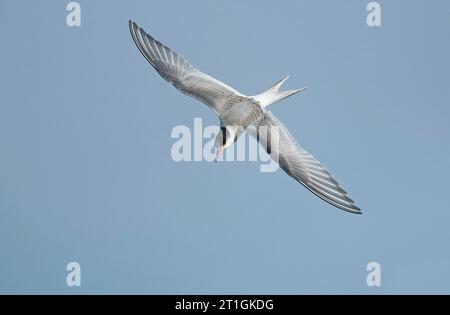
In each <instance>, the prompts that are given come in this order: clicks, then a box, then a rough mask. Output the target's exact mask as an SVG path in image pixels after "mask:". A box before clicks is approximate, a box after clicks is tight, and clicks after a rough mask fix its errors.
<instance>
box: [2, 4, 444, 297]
mask: <svg viewBox="0 0 450 315" xmlns="http://www.w3.org/2000/svg"><path fill="white" fill-rule="evenodd" d="M368 2H369V1H359V0H358V1H356V0H355V1H345V2H338V1H277V2H275V1H250V0H249V1H223V0H219V1H214V2H212V1H206V0H202V1H200V0H194V1H189V2H187V1H171V2H162V1H121V2H118V1H117V2H111V1H103V0H102V1H79V3H80V4H81V9H82V12H81V19H82V25H81V27H79V28H70V27H68V26H67V25H66V23H65V21H66V15H67V12H66V10H65V7H66V4H67V2H64V1H46V2H43V3H39V4H38V3H36V4H30V2H29V1H1V2H0V23H1V25H2V27H0V36H1V38H2V43H3V45H2V52H1V58H0V65H1V69H2V71H1V72H0V83H1V86H2V92H1V93H0V215H1V220H0V249H1V253H2V254H1V256H0V292H1V293H62V294H78V293H87V294H90V293H143V294H165V293H168V294H178V293H180V294H181V293H184V294H201V293H203V294H219V293H223V294H230V293H235V294H251V293H253V294H302V293H325V294H328V293H344V294H345V293H358V294H359V293H362V294H372V293H373V294H379V293H385V294H393V293H450V270H449V268H448V267H449V265H450V252H449V250H448V240H449V239H450V230H449V229H448V222H449V220H450V195H449V193H448V177H449V175H450V160H449V158H448V155H449V153H450V152H449V151H450V147H449V146H448V135H449V134H450V124H449V123H450V108H449V104H450V89H449V87H448V83H449V82H450V64H449V62H448V56H449V55H450V42H449V40H448V38H449V29H450V19H449V18H448V17H449V16H450V4H449V2H448V1H443V0H442V1H437V0H436V1H379V2H380V4H381V10H382V11H381V14H382V26H381V27H379V28H370V27H368V26H367V24H366V16H367V11H366V5H367V3H368ZM129 19H133V20H135V21H136V22H138V23H139V24H140V25H141V26H142V27H144V28H145V29H146V30H147V31H148V32H149V33H151V34H152V35H153V36H155V37H156V38H158V39H159V40H161V41H162V42H164V43H165V44H166V45H168V46H169V47H171V48H173V49H174V50H175V51H177V52H179V53H180V54H181V55H183V56H184V57H186V58H187V59H188V60H189V61H190V62H191V63H192V64H193V65H194V66H195V67H197V68H199V69H201V70H203V71H205V72H207V73H208V74H210V75H212V76H214V77H216V78H218V79H220V80H222V81H224V82H226V83H227V84H230V85H231V86H233V87H235V88H236V89H238V90H240V91H241V92H243V93H246V94H250V95H252V94H257V93H259V92H262V91H263V90H265V89H266V88H268V87H270V86H271V85H272V84H273V83H275V82H276V81H278V80H279V79H281V78H283V77H284V76H285V75H290V79H289V80H288V81H287V82H286V83H285V84H286V86H285V87H286V88H300V87H303V86H309V87H310V89H309V90H308V91H306V92H303V93H300V94H298V95H296V96H293V97H291V98H289V99H287V100H285V101H283V102H282V103H278V104H276V105H273V108H272V112H273V113H274V114H275V115H277V117H278V118H279V119H280V120H282V121H283V122H284V123H285V125H286V126H287V127H288V128H289V129H290V131H291V133H292V134H293V135H294V136H295V137H296V138H297V140H298V142H299V143H300V144H301V145H302V146H303V147H304V148H305V149H306V150H308V151H309V152H311V153H312V154H313V155H314V156H315V157H317V158H318V159H319V160H320V161H321V162H323V163H324V165H326V166H327V168H328V169H329V170H330V171H331V172H332V173H333V174H334V175H335V177H336V178H337V179H338V180H339V182H340V183H341V184H342V186H343V187H344V188H345V189H346V190H347V191H348V192H349V194H350V196H351V197H352V198H353V199H354V200H355V201H356V202H357V204H358V205H359V206H360V207H361V208H362V209H363V211H364V214H363V215H359V216H358V215H351V214H349V213H345V212H342V211H339V210H338V209H336V208H333V207H332V206H330V205H328V204H326V203H324V202H322V201H321V200H320V199H318V198H316V197H315V196H313V195H312V194H311V193H310V192H308V191H307V190H306V189H304V188H303V187H302V186H301V185H299V184H297V183H296V182H295V181H293V180H292V179H291V178H289V177H288V176H286V175H285V174H284V173H282V172H281V171H279V172H275V173H261V172H260V171H259V163H255V162H225V163H216V164H214V163H210V162H206V161H203V162H180V163H177V162H174V161H173V160H172V159H171V156H170V149H171V146H172V145H173V143H174V139H172V138H171V137H170V132H171V130H172V128H173V127H175V126H177V125H187V126H192V125H193V119H194V118H195V117H201V118H202V119H203V123H204V124H205V125H214V124H217V123H218V121H217V118H216V117H215V115H214V113H213V112H212V111H210V110H209V109H208V108H207V107H206V106H204V105H203V104H201V103H199V102H197V101H195V100H193V99H191V98H188V97H186V96H184V95H182V94H181V93H179V92H178V91H177V90H175V89H173V87H171V86H170V85H169V84H167V82H165V81H163V80H162V79H161V78H160V77H159V76H158V75H157V73H156V72H155V71H154V70H153V69H152V68H151V67H150V66H149V65H148V64H147V63H146V61H145V59H144V58H143V57H142V56H141V55H140V54H139V52H138V51H137V49H136V47H135V46H134V44H133V42H132V39H131V36H130V35H129V31H128V20H129ZM224 191H227V195H225V194H224ZM71 261H77V262H79V263H80V265H81V270H82V271H81V274H82V285H81V287H74V288H70V287H68V286H67V285H66V275H67V271H66V270H65V267H66V264H67V263H68V262H71ZM371 261H376V262H379V263H380V265H381V272H382V285H381V287H376V288H374V287H368V286H367V284H366V276H367V273H368V272H367V271H366V265H367V263H369V262H371Z"/></svg>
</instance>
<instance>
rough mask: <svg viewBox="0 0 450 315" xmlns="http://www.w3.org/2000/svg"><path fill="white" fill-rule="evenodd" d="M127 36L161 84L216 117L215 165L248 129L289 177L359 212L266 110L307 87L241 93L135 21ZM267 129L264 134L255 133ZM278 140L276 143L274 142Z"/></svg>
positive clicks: (341, 190)
mask: <svg viewBox="0 0 450 315" xmlns="http://www.w3.org/2000/svg"><path fill="white" fill-rule="evenodd" d="M129 28H130V32H131V36H132V37H133V40H134V42H135V44H136V46H137V48H138V49H139V51H140V52H141V53H142V55H143V56H144V57H145V59H147V61H148V62H149V63H150V64H151V65H152V66H153V68H155V70H156V71H157V72H158V73H159V74H160V76H161V77H163V78H164V79H165V80H167V81H168V82H170V83H171V84H172V85H173V86H175V87H176V88H177V89H178V90H180V91H181V92H182V93H184V94H186V95H189V96H191V97H193V98H195V99H197V100H199V101H201V102H202V103H205V104H206V105H207V106H208V107H209V108H211V109H212V110H213V111H214V112H215V113H216V114H217V116H218V117H219V120H220V132H219V133H218V135H217V137H216V139H215V147H216V161H217V158H218V157H219V156H220V155H221V154H222V152H223V150H225V149H226V148H228V147H229V146H231V145H232V144H233V143H234V142H235V141H236V140H237V139H238V138H239V136H240V135H241V134H242V132H243V131H244V130H245V131H248V132H249V133H250V134H251V135H253V136H255V137H256V138H257V139H258V141H259V142H260V143H261V144H263V143H264V147H265V149H266V150H267V152H268V153H269V154H270V155H271V156H272V157H274V156H275V157H276V158H277V162H278V163H279V165H280V167H281V168H282V169H283V170H284V171H285V172H286V173H287V174H288V175H289V176H291V177H293V178H294V179H295V180H297V181H298V182H299V183H301V184H302V185H303V186H305V187H306V188H307V189H309V190H310V191H311V192H312V193H314V194H315V195H316V196H318V197H320V198H321V199H323V200H324V201H326V202H328V203H329V204H331V205H333V206H335V207H337V208H339V209H342V210H345V211H348V212H351V213H361V210H360V208H358V207H357V206H356V205H355V203H354V202H353V200H351V199H350V198H349V197H348V196H347V193H346V192H345V190H343V189H342V188H341V187H340V186H339V184H338V182H337V181H336V180H335V179H334V177H333V175H331V174H330V173H329V172H328V170H327V169H326V168H325V167H324V166H322V164H321V163H320V162H319V161H318V160H316V159H315V158H314V157H313V156H312V155H311V154H309V153H308V152H306V151H305V150H304V149H303V148H302V147H300V146H299V145H298V144H297V141H296V140H295V139H294V137H293V136H292V135H291V134H290V133H289V131H288V130H287V128H286V127H285V126H284V125H283V124H282V123H281V122H280V121H279V120H278V119H277V118H276V117H275V116H274V115H273V114H272V113H271V112H270V111H268V110H267V109H266V107H267V106H269V105H271V104H273V103H275V102H278V101H281V100H282V99H285V98H286V97H289V96H291V95H294V94H296V93H298V92H301V91H303V90H304V89H305V88H302V89H296V90H287V91H282V90H281V85H282V84H283V83H284V82H285V81H286V80H287V79H288V77H286V78H284V79H283V80H281V81H279V82H278V83H276V84H275V85H274V86H273V87H271V88H270V89H268V90H267V91H265V92H263V93H261V94H258V95H255V96H247V95H244V94H242V93H240V92H238V91H237V90H235V89H233V88H232V87H230V86H228V85H226V84H225V83H223V82H221V81H219V80H217V79H214V78H213V77H211V76H209V75H207V74H206V73H203V72H201V71H200V70H198V69H196V68H194V67H193V66H192V65H191V64H190V63H189V62H188V61H187V60H186V59H184V58H183V57H182V56H180V55H179V54H177V53H176V52H174V51H173V50H172V49H170V48H169V47H167V46H165V45H164V44H162V43H160V42H159V41H157V40H155V39H154V38H153V37H152V36H151V35H149V34H147V33H146V32H145V31H144V30H143V29H142V28H140V27H139V26H138V25H137V24H136V23H135V22H133V21H129ZM259 130H265V132H259ZM274 135H275V136H276V137H275V138H276V139H277V144H276V145H275V144H274V143H273V141H272V142H271V141H270V139H273V138H272V137H273V136H274Z"/></svg>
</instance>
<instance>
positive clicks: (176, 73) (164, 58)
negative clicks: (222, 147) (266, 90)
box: [129, 21, 243, 116]
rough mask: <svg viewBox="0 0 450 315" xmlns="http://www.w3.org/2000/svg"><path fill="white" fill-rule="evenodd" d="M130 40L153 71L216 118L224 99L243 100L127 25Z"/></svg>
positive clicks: (169, 50)
mask: <svg viewBox="0 0 450 315" xmlns="http://www.w3.org/2000/svg"><path fill="white" fill-rule="evenodd" d="M129 27H130V32H131V36H132V38H133V40H134V42H135V44H136V46H137V48H138V49H139V51H140V52H141V53H142V55H143V56H144V57H145V59H147V61H148V62H149V63H150V64H151V65H152V66H153V68H155V70H156V71H157V72H158V73H159V74H160V75H161V77H163V78H164V79H165V80H167V81H168V82H170V83H172V84H173V85H174V86H175V87H176V88H177V89H178V90H180V91H181V92H183V93H184V94H187V95H189V96H191V97H193V98H195V99H197V100H199V101H201V102H203V103H205V104H207V105H208V106H209V107H210V108H211V109H213V110H214V111H215V112H216V113H217V114H218V115H219V116H220V114H222V107H223V105H224V103H225V101H226V99H227V98H230V97H233V96H243V95H242V94H241V93H240V92H238V91H236V90H235V89H233V88H232V87H230V86H228V85H226V84H225V83H223V82H221V81H219V80H216V79H214V78H213V77H211V76H209V75H207V74H205V73H203V72H201V71H199V70H197V69H196V68H194V67H193V66H192V65H191V64H190V63H189V62H188V61H187V60H186V59H184V58H183V57H182V56H180V55H179V54H177V53H176V52H175V51H173V50H171V49H170V48H169V47H167V46H165V45H164V44H162V43H161V42H159V41H157V40H156V39H154V38H153V37H152V36H151V35H149V34H147V33H146V32H145V31H144V30H143V29H142V28H140V27H139V26H138V25H137V24H136V23H135V22H133V21H130V22H129Z"/></svg>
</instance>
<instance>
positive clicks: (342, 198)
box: [257, 111, 361, 213]
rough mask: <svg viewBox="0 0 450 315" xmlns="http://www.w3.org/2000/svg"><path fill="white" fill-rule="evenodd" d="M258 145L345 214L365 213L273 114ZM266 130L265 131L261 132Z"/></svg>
mask: <svg viewBox="0 0 450 315" xmlns="http://www.w3.org/2000/svg"><path fill="white" fill-rule="evenodd" d="M259 127H265V128H258V130H259V131H260V132H259V133H258V134H257V139H258V141H259V142H260V143H261V144H262V145H263V147H265V148H266V150H267V152H268V153H269V154H270V155H271V156H272V157H275V159H278V161H279V165H280V167H281V168H282V169H283V170H284V171H285V172H286V173H287V174H288V175H289V176H291V177H293V178H294V179H296V180H297V181H298V182H300V183H301V184H302V185H303V186H305V187H306V188H308V189H309V190H310V191H311V192H313V193H314V194H315V195H317V196H318V197H320V198H321V199H323V200H325V201H326V202H328V203H330V204H332V205H333V206H335V207H337V208H340V209H342V210H345V211H348V212H352V213H361V210H360V209H359V208H358V207H357V206H356V205H355V203H354V202H353V200H351V199H350V198H349V197H348V196H347V193H346V192H345V190H343V189H342V188H341V187H340V186H339V184H338V182H337V181H336V180H335V179H334V177H333V175H331V174H330V172H328V170H327V169H326V168H325V167H324V166H323V165H322V164H321V163H320V162H319V161H317V160H316V159H315V158H314V157H313V156H312V155H311V154H309V153H308V152H306V151H305V150H304V149H303V148H302V147H300V146H299V145H298V144H297V141H296V140H295V139H294V137H293V136H292V135H291V134H290V133H289V131H288V129H287V128H286V127H285V126H284V125H283V124H282V123H281V122H280V121H279V120H278V119H277V118H276V117H275V116H274V115H273V114H272V113H271V112H269V111H267V112H266V114H265V116H264V118H263V119H262V120H261V122H260V123H259ZM261 130H262V131H261Z"/></svg>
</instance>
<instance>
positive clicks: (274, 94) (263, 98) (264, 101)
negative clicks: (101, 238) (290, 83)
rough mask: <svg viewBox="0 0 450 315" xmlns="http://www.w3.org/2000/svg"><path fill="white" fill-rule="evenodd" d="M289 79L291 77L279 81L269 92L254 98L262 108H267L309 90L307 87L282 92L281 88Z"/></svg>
mask: <svg viewBox="0 0 450 315" xmlns="http://www.w3.org/2000/svg"><path fill="white" fill-rule="evenodd" d="M287 79H289V76H287V77H285V78H284V79H282V80H280V81H278V82H277V83H275V85H274V86H272V87H271V88H270V89H268V90H267V91H265V92H263V93H261V94H258V95H254V96H252V97H253V98H254V99H255V100H257V101H258V102H259V103H260V104H261V106H262V107H267V106H269V105H271V104H273V103H276V102H279V101H281V100H283V99H285V98H286V97H289V96H291V95H294V94H297V93H298V92H301V91H304V90H306V89H307V87H304V88H301V89H296V90H286V91H280V88H281V86H282V85H283V83H284V82H285V81H286V80H287Z"/></svg>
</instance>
